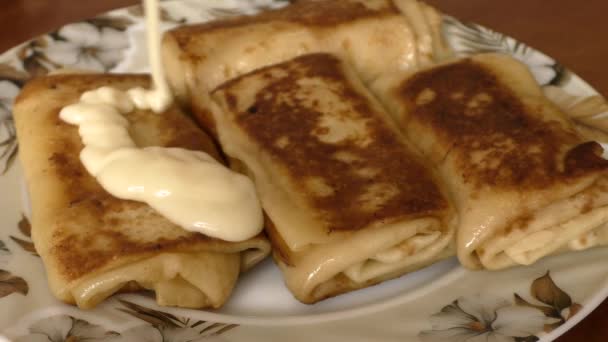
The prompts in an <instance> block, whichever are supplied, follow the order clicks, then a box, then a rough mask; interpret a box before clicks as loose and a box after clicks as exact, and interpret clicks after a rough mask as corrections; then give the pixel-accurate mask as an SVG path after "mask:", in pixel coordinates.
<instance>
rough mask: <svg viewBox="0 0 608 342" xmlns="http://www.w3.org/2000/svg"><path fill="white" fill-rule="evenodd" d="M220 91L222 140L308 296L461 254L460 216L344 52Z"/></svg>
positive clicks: (280, 255)
mask: <svg viewBox="0 0 608 342" xmlns="http://www.w3.org/2000/svg"><path fill="white" fill-rule="evenodd" d="M212 96H213V98H214V99H215V100H216V101H217V102H218V104H219V106H220V107H221V110H222V113H221V114H218V115H217V116H216V117H215V120H216V122H217V130H218V135H219V139H220V143H221V145H222V147H223V149H224V152H225V153H226V154H227V155H228V156H230V157H231V158H233V159H235V160H237V161H238V162H239V164H240V165H239V166H238V168H240V169H244V170H247V172H248V173H249V174H250V175H251V177H252V178H253V179H254V181H255V183H256V187H257V189H258V194H259V197H260V200H261V202H262V206H263V208H264V210H265V212H266V215H267V220H266V221H267V231H268V234H269V236H270V238H271V242H272V244H273V248H274V250H275V253H274V256H275V260H276V262H277V264H278V265H279V266H280V268H281V269H282V271H283V275H284V278H285V282H286V284H287V286H288V288H289V289H290V290H291V291H292V293H293V294H294V296H295V297H296V298H297V299H298V300H300V301H302V302H304V303H314V302H316V301H319V300H321V299H324V298H327V297H331V296H334V295H336V294H339V293H342V292H347V291H351V290H354V289H357V288H361V287H366V286H370V285H373V284H376V283H379V282H381V281H384V280H386V279H390V278H394V277H398V276H400V275H402V274H404V273H406V272H409V271H411V270H414V269H417V268H420V267H422V266H425V265H428V264H430V263H433V262H435V261H437V260H439V259H441V258H443V257H446V256H447V255H449V254H450V253H451V248H450V247H451V244H450V242H451V240H452V239H451V237H452V235H453V227H454V225H453V223H454V215H453V211H452V209H451V206H450V204H449V201H448V199H447V198H446V197H445V195H444V192H443V191H442V188H441V186H440V184H439V183H438V181H437V179H436V178H435V176H434V174H433V172H432V170H431V169H430V168H429V167H427V166H426V165H425V164H424V162H422V161H421V160H420V159H419V157H418V156H417V155H416V153H415V152H413V150H412V148H411V147H410V145H409V144H408V143H407V142H406V141H405V140H404V139H403V137H402V136H401V135H400V134H399V133H398V131H397V129H396V127H395V126H394V125H393V124H392V123H391V121H390V119H389V116H388V115H387V114H386V113H385V112H384V111H383V109H382V107H381V106H379V104H378V103H377V102H375V100H374V99H373V98H372V97H371V96H370V93H369V92H367V90H366V89H365V88H364V86H363V84H362V83H361V81H360V80H359V79H358V78H357V77H356V76H355V74H354V73H353V71H352V70H351V69H350V68H349V67H348V66H347V64H346V63H343V62H341V61H340V60H339V59H338V58H337V57H335V56H332V55H328V54H311V55H305V56H301V57H298V58H295V59H293V60H291V61H288V62H285V63H281V64H277V65H273V66H269V67H266V68H262V69H259V70H257V71H254V72H252V73H249V74H246V75H243V76H241V77H238V78H236V79H234V80H231V81H229V82H227V83H225V84H223V85H221V86H220V87H219V88H218V89H216V90H215V91H214V92H213V93H212ZM218 113H219V112H218Z"/></svg>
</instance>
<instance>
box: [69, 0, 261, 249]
mask: <svg viewBox="0 0 608 342" xmlns="http://www.w3.org/2000/svg"><path fill="white" fill-rule="evenodd" d="M145 4H146V17H147V19H146V23H147V27H148V49H149V56H150V64H151V67H152V78H153V81H154V89H153V90H147V89H143V88H134V89H130V90H128V91H127V92H124V91H121V90H118V89H114V88H111V87H101V88H99V89H96V90H92V91H88V92H85V93H84V94H82V96H81V97H80V101H79V102H77V103H75V104H72V105H70V106H66V107H64V108H63V109H62V110H61V112H60V114H59V116H60V118H61V119H62V120H64V121H65V122H67V123H70V124H73V125H77V126H78V133H79V134H80V136H81V138H82V142H83V144H84V145H85V147H84V148H83V150H82V151H81V153H80V160H81V161H82V163H83V165H84V167H85V168H86V169H87V171H88V172H89V173H90V174H91V175H92V176H94V177H96V178H97V180H98V182H99V183H100V184H101V185H102V186H103V188H104V189H105V190H106V191H108V192H109V193H110V194H112V195H113V196H115V197H118V198H122V199H128V200H134V201H141V202H145V203H147V204H148V205H150V206H151V207H152V208H154V209H156V210H157V211H158V212H159V213H160V214H161V215H163V216H165V217H166V218H167V219H169V220H170V221H172V222H173V223H175V224H177V225H179V226H181V227H182V228H184V229H186V230H189V231H194V232H200V233H202V234H205V235H207V236H210V237H214V238H218V239H222V240H226V241H243V240H246V239H249V238H252V237H254V236H255V235H257V234H259V233H260V232H261V230H262V225H263V215H262V208H261V206H260V203H259V200H258V198H257V195H256V191H255V188H254V185H253V183H252V182H251V180H250V179H249V178H247V177H245V176H243V175H241V174H238V173H235V172H232V171H231V170H229V169H228V168H226V167H224V166H223V165H222V164H220V163H218V162H217V161H216V160H215V159H213V158H212V157H211V156H209V155H208V154H206V153H204V152H200V151H189V150H185V149H181V148H163V147H146V148H139V147H137V146H136V144H135V142H134V141H133V139H132V138H131V136H130V135H129V131H128V128H129V122H128V120H127V119H126V118H125V117H124V116H123V114H126V113H129V112H130V111H132V110H134V109H135V108H139V109H152V110H153V111H155V112H157V113H160V112H162V111H163V110H165V109H166V108H167V107H168V106H169V105H170V104H171V101H172V98H171V93H170V91H169V87H168V85H167V82H166V80H165V78H164V74H163V70H162V65H161V61H160V32H159V28H158V16H159V14H158V3H157V0H145Z"/></svg>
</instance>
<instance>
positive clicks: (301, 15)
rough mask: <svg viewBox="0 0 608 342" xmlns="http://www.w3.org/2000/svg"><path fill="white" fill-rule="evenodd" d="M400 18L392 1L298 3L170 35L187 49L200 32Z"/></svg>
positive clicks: (324, 24) (200, 25) (196, 26)
mask: <svg viewBox="0 0 608 342" xmlns="http://www.w3.org/2000/svg"><path fill="white" fill-rule="evenodd" d="M391 14H392V15H394V14H399V12H398V10H397V9H396V8H395V7H394V5H393V3H392V1H386V3H385V4H384V6H382V7H381V8H379V9H373V8H370V7H368V6H366V5H364V4H363V3H361V2H358V1H346V0H341V1H334V0H324V1H299V2H296V3H293V4H291V5H290V6H287V7H285V8H281V9H277V10H270V11H265V12H262V13H260V14H257V15H254V16H239V17H234V18H228V19H224V20H215V21H211V22H207V23H204V24H196V25H186V26H180V27H179V28H177V29H175V30H172V31H170V32H169V34H170V35H171V36H173V37H174V38H175V39H176V41H177V44H178V45H179V46H180V47H181V48H182V49H186V48H187V46H188V44H189V43H190V41H191V40H193V39H196V34H197V33H200V32H212V31H215V30H221V29H229V28H233V27H239V26H246V25H252V24H260V23H270V22H289V23H297V24H302V25H305V26H336V25H340V24H343V23H347V22H352V21H355V20H360V19H365V18H369V17H377V16H383V15H391Z"/></svg>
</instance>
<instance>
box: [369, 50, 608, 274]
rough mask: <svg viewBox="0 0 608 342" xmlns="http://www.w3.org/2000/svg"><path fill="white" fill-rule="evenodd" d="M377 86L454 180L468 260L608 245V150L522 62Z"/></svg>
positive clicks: (451, 69)
mask: <svg viewBox="0 0 608 342" xmlns="http://www.w3.org/2000/svg"><path fill="white" fill-rule="evenodd" d="M374 89H375V91H376V93H377V94H378V96H379V97H380V98H381V99H382V100H383V102H384V103H385V104H386V106H387V107H388V108H389V109H390V112H391V113H392V114H393V116H394V118H395V119H396V120H397V121H398V122H399V125H400V127H401V128H402V130H403V131H404V132H405V133H406V134H407V135H408V137H409V138H410V140H411V141H412V142H414V144H415V145H416V146H417V147H418V148H419V149H420V150H421V151H422V152H423V153H424V155H425V156H426V157H427V158H428V159H429V160H431V161H432V162H433V164H434V165H435V167H436V168H438V169H439V170H440V172H441V174H442V177H443V179H445V180H446V181H447V183H448V186H449V188H450V192H451V193H452V196H453V197H454V198H455V201H456V206H457V207H458V211H459V214H460V225H459V229H458V238H457V240H458V241H457V246H458V256H459V258H460V261H461V263H462V264H463V265H464V266H466V267H469V268H480V267H483V268H488V269H500V268H504V267H508V266H512V265H516V264H525V265H527V264H531V263H533V262H535V261H536V260H538V259H539V258H541V257H543V256H545V255H548V254H551V253H555V252H558V251H562V250H571V249H584V248H588V247H591V246H594V245H598V244H604V243H607V242H608V241H607V240H606V238H605V236H606V232H605V230H606V229H607V227H606V225H607V223H608V192H607V190H608V188H607V186H608V178H607V170H608V161H606V160H604V159H602V157H601V153H602V148H601V146H600V145H599V144H597V143H596V142H591V141H585V139H583V138H582V137H581V136H579V134H578V133H577V131H576V129H575V128H574V125H573V124H572V122H571V121H570V120H569V118H568V117H567V115H566V114H564V113H563V112H561V111H560V110H559V109H558V108H557V107H556V106H555V105H553V103H551V102H550V101H549V100H548V99H546V98H545V97H544V95H543V92H542V91H541V89H540V87H539V86H538V84H537V83H536V81H535V80H534V78H533V77H532V75H531V73H530V72H529V71H528V69H527V68H526V67H525V66H524V65H523V64H521V63H520V62H518V61H516V60H515V59H513V58H511V57H508V56H505V55H498V54H484V55H477V56H474V57H471V58H468V59H462V60H458V61H455V62H451V63H448V64H444V65H439V66H435V67H432V68H428V69H426V70H423V71H420V72H417V73H413V74H409V75H403V74H402V75H396V76H392V77H388V78H386V79H384V80H380V81H378V82H377V83H376V84H375V87H374Z"/></svg>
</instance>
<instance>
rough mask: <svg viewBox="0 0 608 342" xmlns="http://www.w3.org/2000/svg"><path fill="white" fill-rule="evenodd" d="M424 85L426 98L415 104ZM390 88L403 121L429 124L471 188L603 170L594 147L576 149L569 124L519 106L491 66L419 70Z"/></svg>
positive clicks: (541, 183) (542, 183)
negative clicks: (405, 113) (394, 90)
mask: <svg viewBox="0 0 608 342" xmlns="http://www.w3.org/2000/svg"><path fill="white" fill-rule="evenodd" d="M429 90H432V91H433V92H434V93H435V96H433V98H432V100H428V101H420V97H421V96H422V95H424V94H425V93H428V91H429ZM397 91H398V94H399V96H401V98H402V100H403V101H404V103H405V105H406V107H407V108H408V111H409V113H410V115H411V117H410V120H412V121H415V122H417V123H419V124H422V125H423V126H425V127H428V129H429V131H430V132H432V134H434V135H435V136H436V139H437V140H438V141H439V143H440V144H441V145H442V146H445V147H447V149H448V150H449V152H450V153H452V154H454V157H455V160H456V164H457V167H458V170H461V171H462V176H463V178H464V180H465V182H467V183H470V184H473V185H474V186H476V187H483V186H488V185H489V186H498V187H518V188H535V189H537V188H544V187H547V186H550V185H551V184H554V183H555V182H558V181H563V180H567V179H570V178H572V177H577V176H580V175H583V174H588V173H589V172H591V171H594V170H600V169H601V170H604V169H606V167H608V162H606V161H605V160H603V159H601V158H600V157H599V156H598V154H597V151H596V149H597V148H599V145H597V144H596V143H586V144H583V145H580V146H576V145H577V144H578V143H579V142H580V139H579V138H578V137H577V135H576V133H575V131H574V130H573V129H572V127H568V126H567V125H566V124H563V123H562V122H560V121H559V118H557V117H556V119H555V120H546V119H541V118H540V115H538V114H539V113H538V112H535V111H537V110H540V109H538V108H533V106H530V105H524V103H522V102H521V100H520V99H519V98H518V97H517V96H516V95H515V94H514V93H513V91H512V90H511V88H509V86H507V85H506V84H504V83H502V82H501V81H500V80H498V79H497V77H496V76H495V75H494V73H493V72H492V71H491V70H489V69H488V68H487V67H484V66H483V65H481V64H479V63H476V62H473V61H471V60H464V61H461V62H457V63H452V64H448V65H444V66H440V67H436V68H433V69H430V70H427V71H423V72H419V73H418V74H416V75H414V76H413V77H411V78H410V79H408V80H406V81H405V82H404V83H403V84H402V85H401V86H400V87H399V88H398V89H397ZM454 94H457V95H458V96H454ZM574 146H576V147H574ZM572 147H574V148H572ZM569 149H571V150H570V151H569V152H567V151H568V150H569ZM566 152H567V156H566V160H565V165H564V160H563V155H564V153H566Z"/></svg>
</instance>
